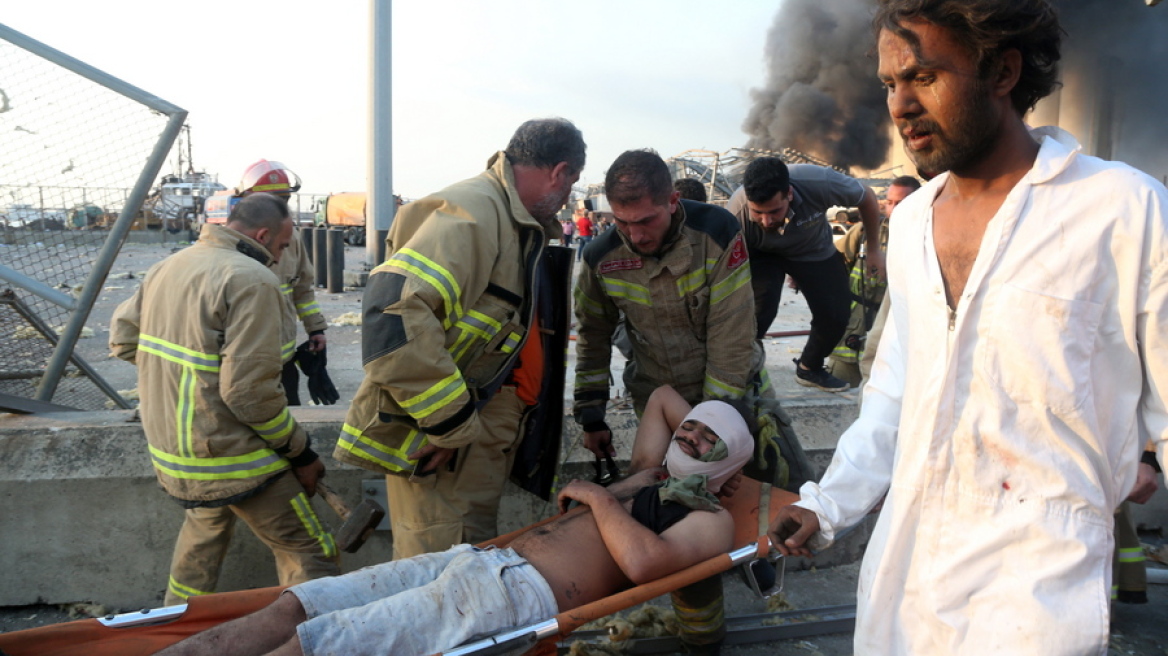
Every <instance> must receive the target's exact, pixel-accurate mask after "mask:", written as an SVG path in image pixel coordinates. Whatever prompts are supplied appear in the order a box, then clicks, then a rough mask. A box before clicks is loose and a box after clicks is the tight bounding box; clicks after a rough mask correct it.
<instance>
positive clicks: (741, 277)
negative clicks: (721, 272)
mask: <svg viewBox="0 0 1168 656" xmlns="http://www.w3.org/2000/svg"><path fill="white" fill-rule="evenodd" d="M748 282H750V267H748V266H740V267H738V268H737V269H735V271H734V273H731V274H730V275H728V276H726V277H725V278H723V279H722V280H721V282H719V283H718V284H716V285H714V286H713V287H712V288H711V290H710V305H717V304H718V303H719V302H721V301H724V300H726V297H728V296H730V295H731V294H733V293H734V292H736V291H738V289H739V288H740V287H742V286H743V285H745V284H746V283H748Z"/></svg>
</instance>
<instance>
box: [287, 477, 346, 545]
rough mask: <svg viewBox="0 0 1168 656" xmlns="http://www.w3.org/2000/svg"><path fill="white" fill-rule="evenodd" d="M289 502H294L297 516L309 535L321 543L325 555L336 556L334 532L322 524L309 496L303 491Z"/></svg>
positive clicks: (293, 507) (293, 506)
mask: <svg viewBox="0 0 1168 656" xmlns="http://www.w3.org/2000/svg"><path fill="white" fill-rule="evenodd" d="M289 503H291V504H292V509H293V510H295V511H296V516H297V517H299V518H300V523H301V524H303V525H304V529H305V530H306V531H308V535H309V537H311V538H312V539H314V540H316V541H317V543H318V544H320V549H321V551H323V552H324V557H325V558H336V556H337V543H336V542H335V541H334V540H333V534H332V533H329V532H328V531H327V530H325V528H324V526H322V525H321V523H320V519H318V518H317V516H316V512H315V511H313V510H312V506H311V505H310V504H309V503H308V496H307V495H305V494H304V493H303V492H301V493H300V494H297V495H296V496H294V497H292V499H291V500H290V501H289Z"/></svg>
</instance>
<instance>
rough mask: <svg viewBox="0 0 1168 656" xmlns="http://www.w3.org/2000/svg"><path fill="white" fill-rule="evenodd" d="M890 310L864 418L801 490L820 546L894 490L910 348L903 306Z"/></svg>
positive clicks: (862, 413)
mask: <svg viewBox="0 0 1168 656" xmlns="http://www.w3.org/2000/svg"><path fill="white" fill-rule="evenodd" d="M894 298H895V297H894V296H893V295H891V294H889V295H888V297H887V298H885V302H886V303H891V302H894ZM890 309H891V310H892V312H893V314H890V315H889V317H888V322H887V324H886V326H885V329H884V335H883V336H882V337H881V339H880V345H879V346H878V347H877V351H876V361H875V363H874V364H873V366H872V378H871V380H869V381H868V384H867V385H866V386H865V387H864V391H863V394H864V396H863V405H862V406H861V410H860V416H859V418H858V419H857V420H856V422H855V423H853V424H852V425H851V426H850V427H849V428H848V429H847V430H846V431H844V434H843V435H841V436H840V439H839V444H838V445H837V446H836V450H835V455H834V456H833V457H832V459H831V465H829V466H828V468H827V471H826V472H824V474H823V478H822V479H821V480H820V482H819V483H815V482H814V481H809V482H807V483H804V484H803V487H801V488H800V489H799V495H800V497H801V498H800V500H799V501H798V502H796V504H795V505H798V506H801V507H803V508H807V509H808V510H811V511H813V512H815V514H816V515H818V516H819V525H820V532H819V533H817V534H815V535H814V536H812V537H811V539H810V540H809V541H808V546H809V547H811V548H812V549H815V550H821V549H826V548H827V547H829V546H831V544H832V543H833V542H834V541H835V539H836V536H837V535H839V533H840V531H842V530H844V529H846V528H848V527H850V526H852V525H854V524H856V523H858V522H859V521H860V520H862V519H863V518H864V516H865V515H867V514H868V513H869V512H870V511H871V510H872V508H874V507H876V504H877V503H879V502H880V500H881V499H883V498H884V495H885V494H887V493H888V488H889V485H890V483H891V480H892V467H893V463H894V461H895V455H896V441H897V430H898V426H899V423H900V411H901V402H902V399H903V395H904V384H905V358H906V351H907V349H906V347H905V345H904V343H903V337H902V335H903V334H904V332H905V331H904V327H903V326H899V325H897V321H895V320H894V317H895V314H896V310H897V308H896V306H895V305H894V306H892V307H891V308H890ZM901 309H902V310H903V308H901ZM899 314H900V315H901V316H903V315H904V314H905V313H904V312H903V311H902V312H900V313H899Z"/></svg>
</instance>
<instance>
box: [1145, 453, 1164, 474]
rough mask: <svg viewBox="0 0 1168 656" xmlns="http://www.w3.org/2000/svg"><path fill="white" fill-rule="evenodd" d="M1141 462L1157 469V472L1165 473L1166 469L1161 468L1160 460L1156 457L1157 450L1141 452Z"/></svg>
mask: <svg viewBox="0 0 1168 656" xmlns="http://www.w3.org/2000/svg"><path fill="white" fill-rule="evenodd" d="M1140 462H1142V463H1144V464H1145V465H1148V466H1150V467H1151V468H1152V469H1155V470H1156V473H1157V474H1163V473H1164V470H1163V469H1161V468H1160V461H1159V460H1157V459H1156V452H1155V451H1144V452H1143V453H1142V454H1140Z"/></svg>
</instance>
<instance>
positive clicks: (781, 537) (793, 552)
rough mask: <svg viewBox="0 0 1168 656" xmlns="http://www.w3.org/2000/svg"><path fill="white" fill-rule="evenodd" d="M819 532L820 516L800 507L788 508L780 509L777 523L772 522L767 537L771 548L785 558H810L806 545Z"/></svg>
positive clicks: (776, 518) (776, 519) (809, 551)
mask: <svg viewBox="0 0 1168 656" xmlns="http://www.w3.org/2000/svg"><path fill="white" fill-rule="evenodd" d="M817 532H819V516H818V515H816V514H815V513H813V512H811V511H810V510H808V509H806V508H800V507H799V506H786V507H784V508H780V509H779V514H778V515H777V516H776V517H775V521H773V522H771V527H770V530H768V531H767V537H769V538H770V539H771V546H772V547H774V548H775V549H778V551H779V553H781V554H783V555H784V556H810V555H811V550H810V549H808V548H807V547H805V546H804V545H805V544H806V543H807V540H808V538H810V537H811V536H812V535H815V534H816V533H817Z"/></svg>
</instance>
